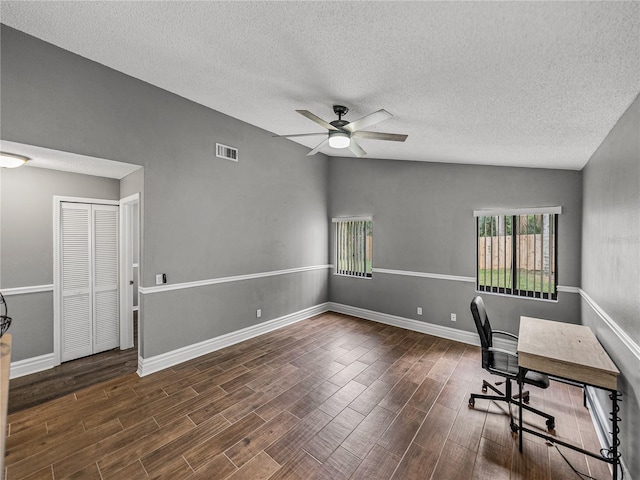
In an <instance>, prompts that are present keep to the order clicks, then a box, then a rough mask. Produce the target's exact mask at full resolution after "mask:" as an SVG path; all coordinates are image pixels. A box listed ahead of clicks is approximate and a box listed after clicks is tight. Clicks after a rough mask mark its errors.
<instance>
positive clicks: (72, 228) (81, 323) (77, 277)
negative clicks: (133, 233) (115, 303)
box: [60, 202, 93, 362]
mask: <svg viewBox="0 0 640 480" xmlns="http://www.w3.org/2000/svg"><path fill="white" fill-rule="evenodd" d="M60 217H61V218H60V223H61V225H60V227H61V229H60V230H61V238H60V240H61V250H62V251H61V254H62V264H61V266H62V268H61V273H62V345H61V360H62V361H63V362H64V361H67V360H73V359H74V358H79V357H84V356H87V355H91V354H92V353H93V341H92V338H93V320H92V307H91V304H92V299H91V297H92V294H91V205H87V204H81V203H64V202H62V203H61V211H60Z"/></svg>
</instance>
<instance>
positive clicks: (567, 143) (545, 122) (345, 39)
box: [0, 0, 640, 169]
mask: <svg viewBox="0 0 640 480" xmlns="http://www.w3.org/2000/svg"><path fill="white" fill-rule="evenodd" d="M0 9H1V10H0V13H1V16H2V17H1V18H2V22H3V23H5V24H6V25H9V26H11V27H14V28H17V29H18V30H22V31H24V32H26V33H29V34H31V35H34V36H36V37H38V38H41V39H43V40H45V41H47V42H51V43H53V44H55V45H58V46H60V47H62V48H65V49H67V50H70V51H72V52H75V53H78V54H80V55H82V56H84V57H87V58H90V59H92V60H95V61H97V62H100V63H102V64H104V65H107V66H109V67H112V68H114V69H116V70H119V71H121V72H124V73H127V74H129V75H131V76H133V77H136V78H139V79H142V80H144V81H147V82H149V83H151V84H154V85H157V86H159V87H162V88H164V89H166V90H169V91H171V92H174V93H176V94H179V95H182V96H184V97H186V98H189V99H191V100H193V101H195V102H198V103H200V104H203V105H206V106H208V107H211V108H213V109H215V110H218V111H220V112H223V113H225V114H228V115H230V116H233V117H235V118H238V119H240V120H243V121H245V122H248V123H250V124H253V125H256V126H258V127H261V128H263V129H266V130H268V131H270V132H273V133H276V134H291V133H307V132H315V131H322V129H321V128H320V127H318V126H317V125H315V124H314V123H313V122H311V121H309V120H308V119H306V118H304V117H302V116H301V115H299V114H297V113H296V112H295V110H296V109H305V110H310V111H311V112H313V113H315V114H317V115H318V116H320V117H322V118H324V119H326V120H328V121H330V120H333V119H335V117H334V115H333V112H332V108H331V106H332V105H333V104H336V103H338V104H344V105H346V106H348V107H349V108H350V109H351V111H350V112H349V114H348V115H347V117H346V119H347V120H355V119H357V118H359V117H361V116H363V115H366V114H368V113H371V112H373V111H375V110H378V109H380V108H384V109H386V110H388V111H389V112H391V113H392V114H394V115H395V117H394V118H392V119H390V120H387V121H385V122H383V123H381V124H379V125H377V126H375V127H372V128H370V130H379V131H386V132H393V133H406V134H408V135H409V138H408V140H407V141H406V143H404V144H402V143H395V142H381V141H375V140H362V141H361V144H362V146H363V147H364V149H365V150H366V151H367V152H368V156H369V157H376V158H389V159H405V160H418V161H437V162H453V163H470V164H490V165H516V166H527V167H550V168H569V169H580V168H582V167H583V166H584V165H585V163H586V162H587V161H588V160H589V158H590V156H591V155H592V154H593V153H594V151H595V150H596V149H597V148H598V146H599V145H600V143H601V142H602V140H603V139H604V138H605V136H606V135H607V134H608V133H609V131H610V130H611V128H612V127H613V126H614V124H615V123H616V121H617V120H618V119H619V118H620V116H621V115H622V113H623V112H624V111H625V110H626V108H627V107H628V106H629V105H630V104H631V103H632V102H633V100H634V99H635V97H636V96H637V95H638V93H640V3H639V2H637V1H633V2H495V3H494V2H406V3H405V2H395V1H393V2H367V1H357V2H209V1H196V2H187V1H180V2H172V1H165V2H146V1H139V2H108V1H107V2H101V1H86V2H58V1H47V2H15V1H5V0H3V1H2V2H0ZM321 139H322V137H312V138H311V139H306V140H305V139H300V140H298V141H299V142H300V143H303V144H304V145H307V146H310V147H313V146H315V145H316V144H317V143H319V142H320V140H321ZM281 141H288V140H284V139H282V140H281ZM323 152H324V153H326V154H328V155H341V156H343V155H347V156H348V155H350V153H349V152H346V151H345V150H333V149H331V148H328V147H327V148H326V149H325V150H323Z"/></svg>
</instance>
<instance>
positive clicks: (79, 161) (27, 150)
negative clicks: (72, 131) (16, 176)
mask: <svg viewBox="0 0 640 480" xmlns="http://www.w3.org/2000/svg"><path fill="white" fill-rule="evenodd" d="M0 151H3V152H9V153H17V154H19V155H24V156H25V157H28V158H29V161H28V162H27V163H26V164H25V167H19V168H26V167H36V168H47V169H49V170H60V171H62V172H73V173H81V174H83V175H94V176H96V177H107V178H115V179H118V180H121V179H123V178H124V177H126V176H127V175H129V174H130V173H133V172H135V171H136V170H138V169H140V168H142V167H141V166H140V165H132V164H130V163H123V162H114V161H113V160H105V159H102V158H95V157H87V156H86V155H76V154H75V153H68V152H61V151H58V150H51V149H49V148H42V147H34V146H33V145H25V144H23V143H17V142H8V141H6V140H0Z"/></svg>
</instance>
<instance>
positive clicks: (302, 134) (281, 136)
mask: <svg viewBox="0 0 640 480" xmlns="http://www.w3.org/2000/svg"><path fill="white" fill-rule="evenodd" d="M326 134H327V132H318V133H295V134H293V135H272V136H273V137H276V138H289V137H312V136H315V135H326Z"/></svg>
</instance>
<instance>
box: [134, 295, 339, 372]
mask: <svg viewBox="0 0 640 480" xmlns="http://www.w3.org/2000/svg"><path fill="white" fill-rule="evenodd" d="M328 310H329V308H328V303H322V304H320V305H315V306H313V307H310V308H306V309H304V310H300V311H298V312H294V313H290V314H289V315H284V316H282V317H280V318H275V319H273V320H268V321H266V322H263V323H260V324H258V325H254V326H252V327H247V328H243V329H242V330H238V331H236V332H230V333H227V334H225V335H220V336H219V337H215V338H210V339H208V340H205V341H203V342H199V343H194V344H193V345H188V346H186V347H182V348H178V349H176V350H172V351H170V352H167V353H162V354H160V355H155V356H153V357H149V358H141V357H140V358H138V375H139V376H141V377H144V376H146V375H150V374H152V373H155V372H158V371H160V370H164V369H165V368H169V367H172V366H174V365H177V364H179V363H182V362H186V361H188V360H191V359H194V358H196V357H199V356H201V355H206V354H207V353H211V352H215V351H216V350H220V349H221V348H225V347H229V346H231V345H235V344H236V343H239V342H243V341H245V340H249V339H250V338H253V337H257V336H258V335H263V334H265V333H268V332H271V331H273V330H277V329H279V328H282V327H285V326H287V325H291V324H292V323H296V322H299V321H301V320H306V319H307V318H310V317H313V316H314V315H318V314H320V313H324V312H327V311H328Z"/></svg>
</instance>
